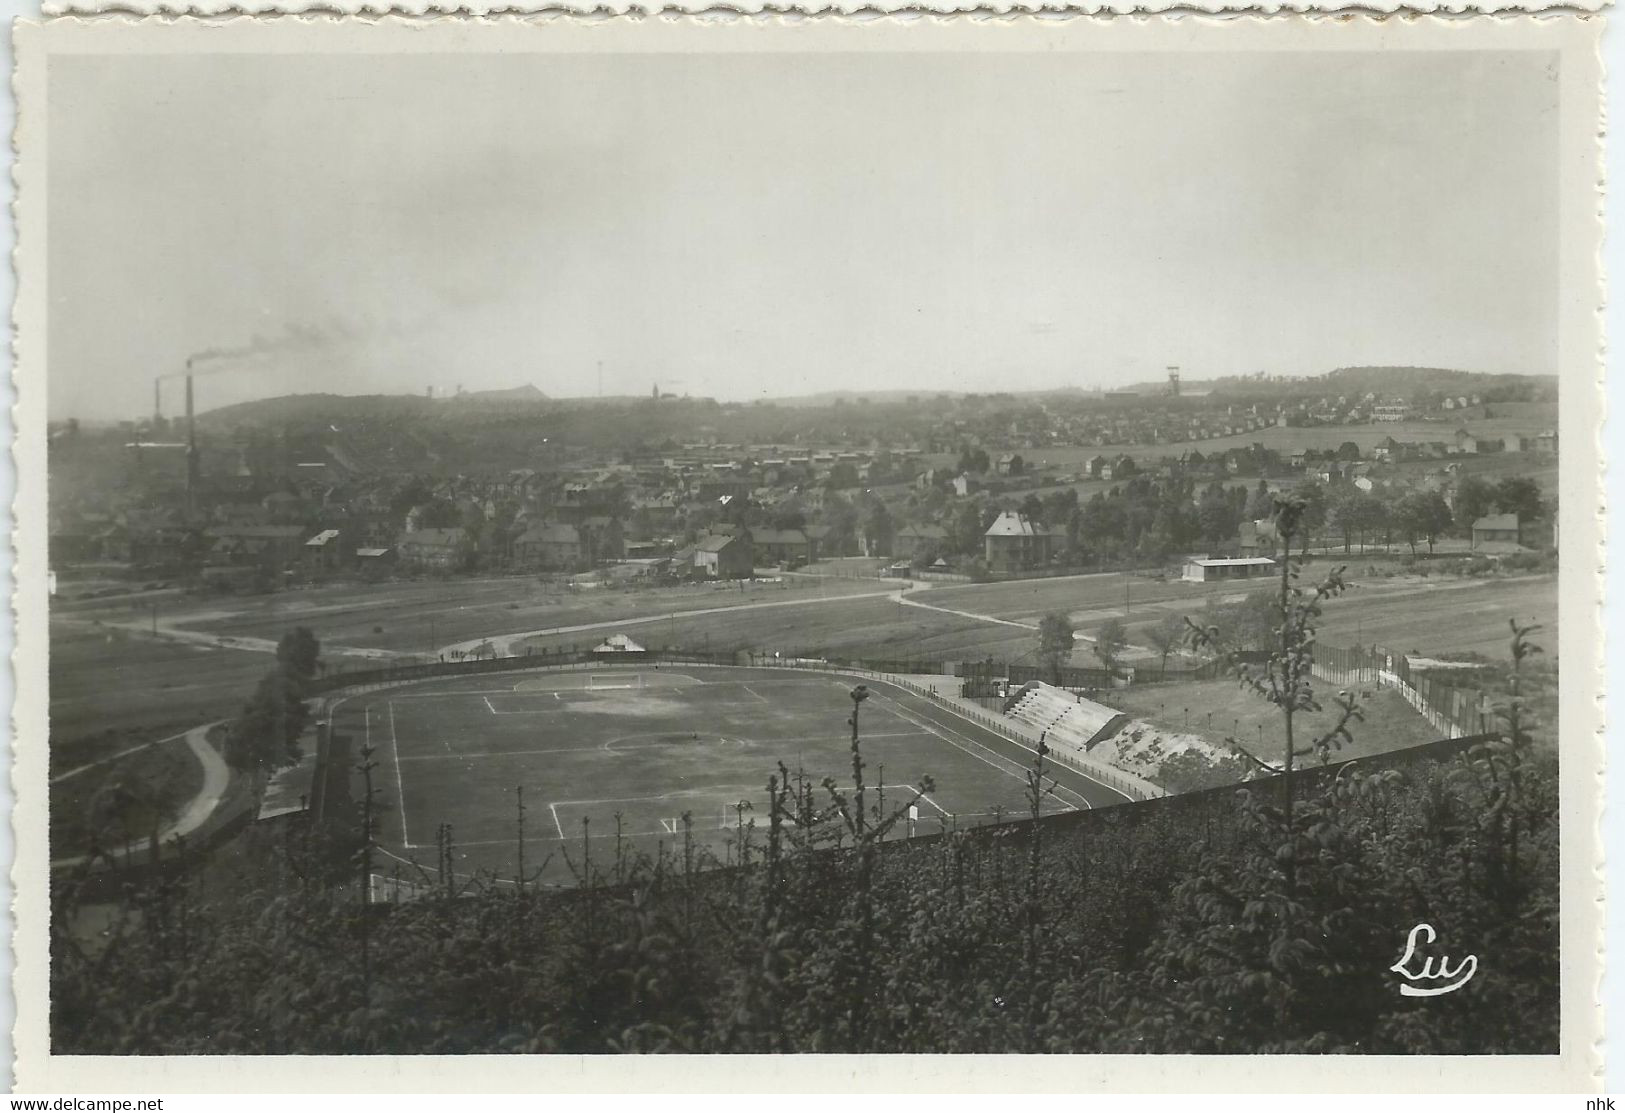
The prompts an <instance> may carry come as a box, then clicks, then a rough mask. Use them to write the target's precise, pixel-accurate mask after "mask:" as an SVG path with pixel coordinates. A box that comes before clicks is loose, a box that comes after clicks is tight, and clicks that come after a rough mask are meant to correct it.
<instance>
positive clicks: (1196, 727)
mask: <svg viewBox="0 0 1625 1113" xmlns="http://www.w3.org/2000/svg"><path fill="white" fill-rule="evenodd" d="M1317 690H1319V692H1320V695H1321V696H1322V703H1323V704H1324V708H1323V710H1321V711H1307V712H1300V713H1299V714H1298V715H1296V716H1294V723H1293V734H1294V737H1295V739H1296V741H1297V744H1298V745H1299V746H1302V745H1303V744H1304V742H1305V740H1306V739H1309V738H1313V737H1315V736H1317V735H1319V734H1324V733H1325V732H1326V731H1329V730H1330V729H1331V728H1332V727H1333V726H1335V725H1336V723H1337V718H1338V715H1339V714H1340V712H1339V710H1338V709H1337V707H1336V705H1335V704H1334V703H1333V702H1332V700H1333V698H1334V696H1335V695H1336V692H1337V689H1336V688H1335V687H1333V686H1330V685H1317ZM1101 702H1103V703H1107V704H1110V705H1111V706H1112V707H1115V708H1118V709H1119V710H1121V711H1126V712H1128V713H1129V714H1130V715H1132V716H1134V717H1135V718H1137V719H1145V720H1147V721H1148V722H1151V723H1153V724H1155V725H1156V726H1159V727H1162V728H1163V729H1164V730H1170V731H1184V730H1189V731H1191V732H1194V733H1199V734H1201V735H1203V736H1205V737H1207V738H1211V739H1219V738H1222V737H1225V736H1229V737H1233V738H1235V739H1237V740H1238V741H1239V742H1240V743H1241V744H1242V745H1243V746H1245V747H1246V748H1247V749H1248V750H1249V751H1250V752H1252V753H1254V754H1256V755H1257V756H1259V757H1261V758H1263V759H1265V760H1267V761H1268V760H1275V761H1278V760H1279V757H1280V753H1281V746H1282V741H1283V737H1284V736H1283V733H1282V727H1281V713H1280V710H1279V709H1278V708H1276V707H1275V706H1274V705H1273V704H1269V703H1266V702H1264V700H1262V699H1260V698H1259V697H1258V696H1257V695H1256V694H1254V693H1253V692H1251V691H1249V690H1247V689H1244V688H1242V687H1241V685H1240V683H1239V682H1238V681H1235V680H1208V681H1197V682H1194V683H1189V684H1156V685H1146V686H1145V687H1142V688H1121V689H1118V690H1116V691H1113V692H1110V693H1108V694H1106V695H1104V696H1102V697H1101ZM1360 706H1361V711H1362V713H1363V714H1364V715H1365V720H1364V721H1363V722H1359V723H1354V724H1352V725H1351V727H1350V732H1351V733H1352V734H1353V735H1354V744H1353V745H1352V746H1345V747H1343V748H1342V749H1340V750H1338V751H1337V752H1336V753H1335V754H1334V755H1333V760H1334V761H1335V760H1339V759H1344V758H1352V757H1365V756H1367V755H1369V754H1379V753H1385V752H1387V751H1389V750H1398V749H1403V748H1404V747H1406V746H1414V745H1417V744H1419V743H1422V742H1432V741H1434V740H1435V739H1437V738H1438V737H1439V731H1438V729H1437V728H1435V727H1434V726H1433V725H1432V724H1430V723H1429V722H1428V721H1427V720H1426V719H1424V718H1422V716H1421V715H1419V714H1418V713H1417V712H1416V710H1415V709H1414V708H1412V707H1411V705H1410V704H1408V703H1406V702H1405V700H1404V699H1403V698H1401V697H1400V695H1399V694H1398V693H1397V692H1394V691H1391V690H1382V689H1374V690H1372V691H1371V692H1370V694H1369V698H1367V699H1365V700H1363V701H1362V703H1361V705H1360ZM1301 763H1302V759H1300V764H1301Z"/></svg>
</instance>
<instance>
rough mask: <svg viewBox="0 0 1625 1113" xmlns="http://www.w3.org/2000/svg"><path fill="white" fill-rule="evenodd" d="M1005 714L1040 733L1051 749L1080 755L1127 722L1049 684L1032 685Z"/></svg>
mask: <svg viewBox="0 0 1625 1113" xmlns="http://www.w3.org/2000/svg"><path fill="white" fill-rule="evenodd" d="M1006 714H1007V715H1009V717H1010V718H1012V719H1015V720H1017V721H1018V722H1022V723H1025V724H1027V725H1028V726H1030V727H1032V728H1033V729H1035V730H1037V731H1038V732H1040V733H1041V734H1042V735H1043V736H1044V740H1045V741H1046V742H1047V743H1048V744H1049V745H1050V746H1051V747H1052V748H1054V749H1058V750H1070V751H1072V752H1074V753H1079V754H1082V753H1087V752H1088V751H1089V750H1090V749H1092V748H1093V747H1094V746H1095V745H1096V744H1098V743H1099V742H1100V741H1101V740H1102V739H1105V738H1110V737H1111V736H1112V734H1113V733H1115V732H1116V731H1118V730H1119V729H1121V728H1122V726H1123V724H1124V723H1126V722H1128V721H1129V720H1128V716H1127V715H1125V714H1123V713H1122V712H1121V711H1114V710H1113V709H1112V708H1110V707H1106V706H1104V705H1102V704H1098V703H1096V702H1094V701H1093V700H1088V699H1081V698H1079V697H1078V696H1074V695H1073V694H1072V693H1071V692H1068V691H1066V690H1065V689H1062V688H1055V687H1051V686H1050V685H1048V684H1034V685H1032V686H1031V687H1030V688H1028V689H1027V690H1026V691H1025V692H1023V693H1022V694H1021V698H1020V699H1018V700H1017V701H1016V702H1015V703H1014V704H1013V705H1012V706H1011V708H1010V710H1009V711H1008V712H1006Z"/></svg>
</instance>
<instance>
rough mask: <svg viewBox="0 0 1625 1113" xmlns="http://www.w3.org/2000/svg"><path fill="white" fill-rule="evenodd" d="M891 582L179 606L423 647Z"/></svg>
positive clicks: (192, 624)
mask: <svg viewBox="0 0 1625 1113" xmlns="http://www.w3.org/2000/svg"><path fill="white" fill-rule="evenodd" d="M882 590H886V588H885V587H884V585H880V584H876V583H874V582H873V581H865V580H859V579H847V578H834V577H831V578H817V577H800V578H786V579H783V580H781V581H779V582H770V581H741V582H728V583H716V584H693V585H682V586H673V587H662V588H642V589H620V588H595V589H584V590H579V591H561V590H559V589H558V588H557V587H555V586H552V585H546V584H543V583H541V582H539V581H537V580H535V579H529V578H511V579H503V580H495V581H492V580H474V581H462V580H453V581H447V582H443V583H442V582H411V583H399V584H380V585H371V586H365V585H349V586H346V587H335V588H314V589H305V590H300V591H290V592H280V593H278V594H275V595H268V596H254V597H249V598H244V599H225V600H216V601H213V602H211V603H208V604H202V605H199V604H194V605H193V607H192V608H190V609H188V610H176V611H175V612H174V614H173V617H172V618H171V619H170V620H171V621H173V622H175V623H176V624H178V625H181V626H184V627H186V628H187V629H195V630H205V631H210V632H214V633H227V634H234V635H245V636H250V637H261V638H269V639H272V640H274V639H276V638H279V637H281V635H282V634H283V633H284V632H286V631H287V630H290V629H292V628H293V627H294V626H299V625H303V626H308V627H310V628H311V630H313V631H314V632H315V634H316V636H317V638H319V639H320V640H322V641H323V642H331V643H334V644H339V645H349V646H359V647H363V648H368V649H388V650H394V651H396V652H402V653H426V652H429V651H430V650H431V649H438V648H439V647H440V646H443V645H446V644H448V643H451V642H454V641H460V640H464V639H469V638H475V637H481V636H488V635H501V634H510V633H518V632H522V631H526V630H536V629H542V628H545V627H554V626H576V625H585V624H588V623H595V622H609V621H614V620H617V619H622V618H629V617H634V616H637V615H648V614H659V613H662V612H670V611H680V610H693V609H702V608H715V607H734V606H741V605H744V604H749V603H756V602H763V601H772V602H782V601H784V600H789V599H806V600H818V599H828V598H836V597H840V596H843V595H854V594H862V593H867V592H874V591H882Z"/></svg>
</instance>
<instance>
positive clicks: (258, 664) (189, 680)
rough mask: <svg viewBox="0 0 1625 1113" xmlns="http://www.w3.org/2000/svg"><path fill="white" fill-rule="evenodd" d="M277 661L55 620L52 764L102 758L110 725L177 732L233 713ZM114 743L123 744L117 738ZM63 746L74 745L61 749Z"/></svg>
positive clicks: (75, 763)
mask: <svg viewBox="0 0 1625 1113" xmlns="http://www.w3.org/2000/svg"><path fill="white" fill-rule="evenodd" d="M271 664H272V659H271V658H270V657H269V656H267V655H266V654H263V653H250V652H247V651H244V650H231V649H212V648H205V647H195V646H187V645H176V644H173V643H170V642H165V641H154V640H153V639H151V638H149V637H146V636H144V635H142V634H139V633H136V632H133V631H126V630H115V629H102V630H97V629H94V628H92V627H88V626H79V625H68V624H64V623H55V622H54V623H52V624H51V662H50V684H51V698H50V709H51V710H50V713H51V749H52V762H53V764H55V763H57V762H65V763H66V764H65V767H71V766H73V765H79V764H83V763H84V762H86V761H93V760H95V759H96V758H97V757H98V756H101V755H100V754H98V753H97V752H95V750H96V746H97V745H98V743H96V742H94V739H95V738H97V737H99V736H102V735H104V734H105V733H106V732H108V731H110V730H112V731H128V730H148V731H157V732H163V733H173V732H174V731H179V730H184V729H185V728H187V727H189V726H195V725H197V723H199V722H200V721H203V720H205V719H213V718H219V717H220V716H223V715H230V714H233V713H235V712H236V711H237V710H238V709H239V708H240V707H241V706H242V703H243V700H244V699H246V698H247V696H248V695H249V693H250V692H251V691H252V690H253V687H254V685H255V684H257V683H258V682H259V679H260V677H261V676H263V675H264V674H265V671H266V670H267V669H269V668H270V667H271ZM151 737H158V734H157V733H153V734H152V735H151ZM128 744H129V743H124V744H123V745H128ZM109 745H113V746H114V748H122V745H117V744H116V740H115V742H114V743H109ZM64 746H67V747H72V749H71V750H70V751H69V752H67V753H60V752H59V750H60V749H61V748H62V747H64ZM81 751H82V752H81Z"/></svg>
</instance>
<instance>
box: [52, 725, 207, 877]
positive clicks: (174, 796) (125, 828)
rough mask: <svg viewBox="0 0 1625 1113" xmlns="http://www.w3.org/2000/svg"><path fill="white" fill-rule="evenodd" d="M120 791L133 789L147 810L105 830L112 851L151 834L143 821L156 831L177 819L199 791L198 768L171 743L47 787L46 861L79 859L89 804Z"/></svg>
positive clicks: (181, 743) (176, 741) (86, 842)
mask: <svg viewBox="0 0 1625 1113" xmlns="http://www.w3.org/2000/svg"><path fill="white" fill-rule="evenodd" d="M121 786H122V787H126V788H139V789H140V790H141V794H142V795H143V796H147V798H148V799H149V800H150V801H151V803H152V804H153V808H152V809H145V808H143V809H141V810H140V811H139V812H137V813H135V814H133V815H131V816H127V817H126V819H127V820H128V822H126V823H121V824H113V825H109V826H107V827H105V828H104V835H105V837H106V838H107V841H108V843H109V844H110V845H115V846H122V845H124V844H125V843H127V842H129V841H130V840H132V839H138V838H141V837H142V836H144V835H146V834H147V833H148V832H149V830H150V829H151V826H150V825H149V823H148V822H147V820H148V819H149V818H150V819H155V820H156V821H157V825H158V826H162V825H163V824H165V823H167V822H169V821H171V820H172V819H173V818H174V817H175V816H177V815H179V814H180V812H181V811H182V810H183V809H184V808H185V807H186V805H187V804H188V803H189V802H190V801H191V800H192V798H193V797H194V796H196V795H197V794H198V792H199V790H201V789H202V787H203V766H202V765H201V764H199V762H198V760H197V757H196V756H195V755H194V754H193V753H192V751H191V748H190V747H188V746H187V744H186V740H185V739H184V738H173V739H170V740H168V741H164V742H161V743H160V744H158V745H153V746H147V747H144V748H142V749H140V750H138V751H136V752H135V753H131V754H126V755H124V756H122V757H119V758H115V759H114V760H112V761H108V762H106V763H105V764H101V765H97V766H94V767H92V768H89V769H85V770H84V771H83V772H81V773H77V774H75V775H74V776H71V777H68V778H67V779H65V780H62V781H58V782H56V783H54V784H52V785H51V786H50V792H51V805H50V824H51V855H52V857H54V858H62V857H66V856H69V855H73V854H81V853H84V852H85V851H86V850H87V849H89V846H90V836H91V829H92V813H93V810H94V809H93V800H94V799H95V797H96V796H97V794H98V793H99V792H101V791H102V790H103V789H104V788H106V789H109V790H113V789H115V788H118V787H121ZM149 793H150V796H148V794H149ZM104 821H105V820H104Z"/></svg>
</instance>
